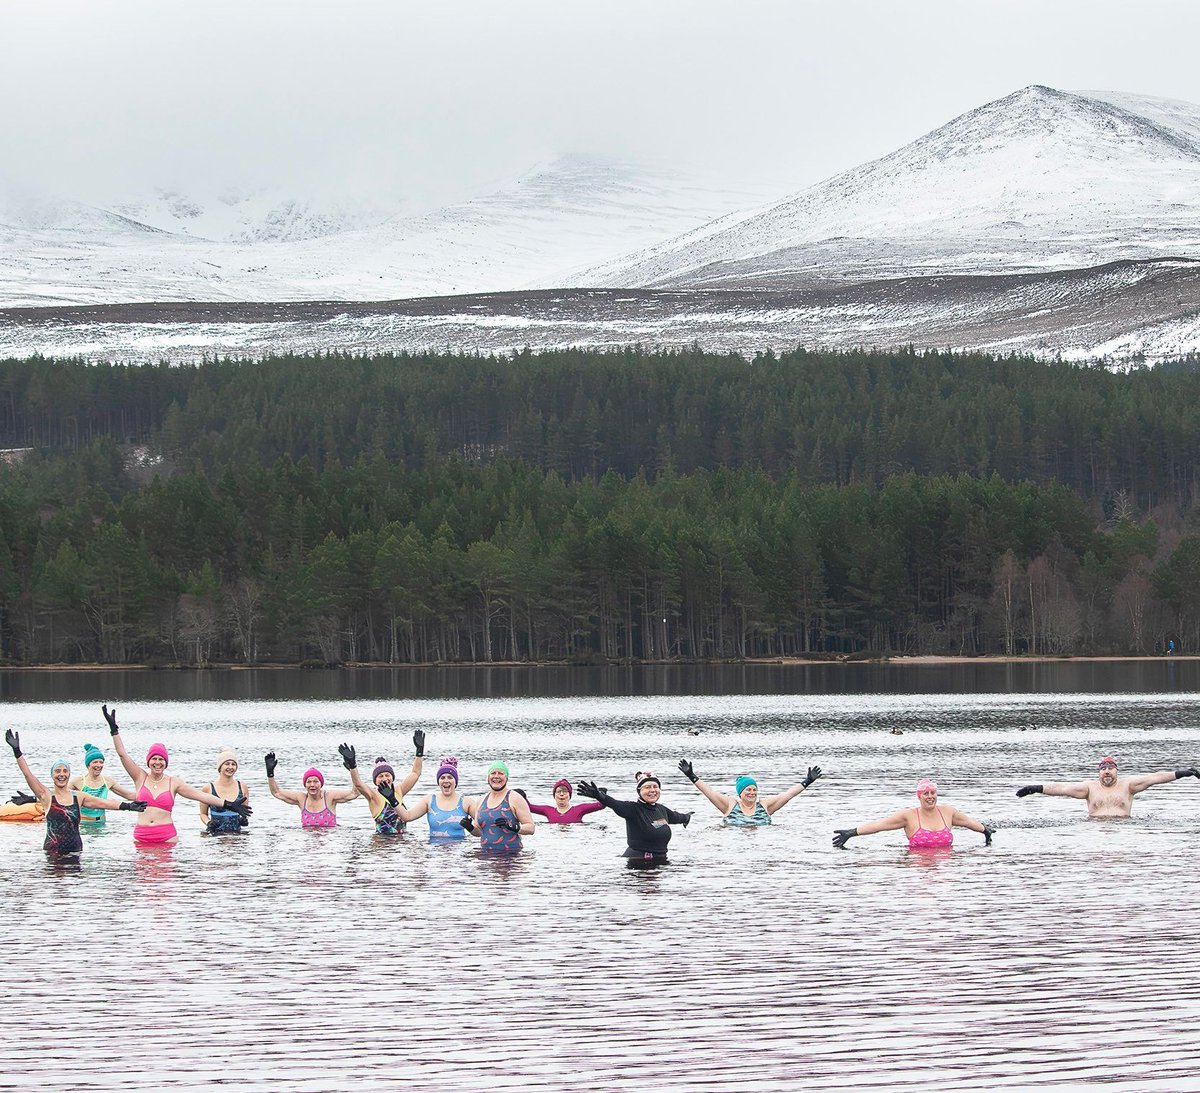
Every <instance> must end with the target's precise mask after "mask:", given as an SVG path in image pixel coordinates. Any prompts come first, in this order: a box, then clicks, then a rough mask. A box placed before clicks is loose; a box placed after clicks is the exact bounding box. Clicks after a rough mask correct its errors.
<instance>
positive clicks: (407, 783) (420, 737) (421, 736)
mask: <svg viewBox="0 0 1200 1093" xmlns="http://www.w3.org/2000/svg"><path fill="white" fill-rule="evenodd" d="M413 747H414V748H415V749H416V752H417V754H416V755H415V756H414V757H413V765H412V770H410V771H409V772H408V773H407V774H406V775H405V776H404V778H403V779H402V780H401V782H400V785H399V787H398V788H399V791H400V796H401V797H403V796H404V795H405V794H406V793H407V792H408V791H409V790H410V789H412V787H413V786H415V785H416V784H417V781H418V780H419V779H420V777H421V768H422V767H423V766H424V765H425V762H424V760H425V733H424V732H423V731H422V730H421V729H417V731H416V732H414V733H413Z"/></svg>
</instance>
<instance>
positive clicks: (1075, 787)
mask: <svg viewBox="0 0 1200 1093" xmlns="http://www.w3.org/2000/svg"><path fill="white" fill-rule="evenodd" d="M1180 778H1200V770H1197V769H1196V768H1195V767H1182V768H1181V769H1179V770H1176V771H1170V770H1159V771H1155V772H1154V773H1153V774H1131V775H1130V776H1129V777H1127V778H1122V777H1121V776H1120V775H1119V774H1117V761H1116V760H1115V759H1114V758H1113V757H1112V756H1111V755H1106V756H1105V757H1104V758H1103V759H1101V760H1100V762H1099V763H1098V764H1097V771H1096V777H1095V778H1089V779H1088V780H1087V781H1086V782H1043V783H1041V784H1039V785H1032V786H1022V787H1021V788H1020V789H1019V790H1017V796H1018V797H1028V796H1029V795H1030V794H1033V793H1044V794H1045V795H1046V796H1047V797H1075V798H1078V799H1079V800H1082V801H1087V808H1088V816H1090V817H1094V818H1095V819H1101V820H1109V819H1125V818H1126V817H1128V816H1129V815H1130V814H1131V813H1132V811H1133V798H1134V795H1135V794H1138V793H1141V792H1142V790H1144V789H1149V788H1150V787H1151V786H1160V785H1162V784H1163V783H1164V782H1175V781H1178V780H1179V779H1180Z"/></svg>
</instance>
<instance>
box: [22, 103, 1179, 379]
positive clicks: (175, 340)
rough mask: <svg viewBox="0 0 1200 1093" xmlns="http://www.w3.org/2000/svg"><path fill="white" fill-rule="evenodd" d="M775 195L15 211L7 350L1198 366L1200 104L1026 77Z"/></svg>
mask: <svg viewBox="0 0 1200 1093" xmlns="http://www.w3.org/2000/svg"><path fill="white" fill-rule="evenodd" d="M771 196H772V195H771V194H769V193H763V192H755V191H754V189H753V188H749V189H747V188H727V187H722V186H717V185H713V184H711V183H706V182H703V181H696V180H691V179H685V178H683V177H682V176H680V175H677V174H674V173H671V172H665V171H661V170H651V169H648V168H645V167H639V166H635V165H630V164H620V163H612V162H608V161H605V160H600V159H596V158H592V157H570V158H564V159H559V160H556V161H554V162H552V163H550V164H549V165H547V166H545V167H543V168H541V169H538V170H535V171H532V172H529V173H528V174H526V175H525V176H523V177H522V178H520V179H517V180H515V181H513V182H511V183H509V184H505V185H500V186H498V187H495V188H494V189H492V190H491V191H489V192H487V193H483V194H480V195H479V196H476V197H474V198H469V199H464V200H459V201H456V202H454V203H450V204H446V205H444V206H442V207H438V208H432V209H418V208H416V207H415V206H414V205H412V204H405V203H403V202H401V203H399V204H397V205H393V206H387V205H386V203H385V204H384V205H376V206H375V207H371V206H369V205H367V204H364V203H350V202H347V203H343V204H341V205H338V204H337V203H336V202H334V203H329V202H326V203H319V202H312V201H304V200H301V199H299V198H296V199H285V198H281V196H280V195H279V194H272V193H268V192H266V191H259V192H256V193H254V194H247V195H245V196H240V195H226V197H227V198H228V200H225V199H223V198H221V197H220V195H217V197H216V198H215V199H213V198H207V199H203V200H202V199H199V198H197V197H196V196H195V195H192V196H185V195H182V194H180V193H178V192H161V193H157V194H154V195H151V196H150V197H144V196H143V197H142V198H139V199H135V198H133V197H130V198H129V199H128V200H125V201H122V202H119V203H116V204H97V203H90V204H89V203H87V202H80V201H74V202H71V201H67V200H60V201H57V202H50V201H46V200H44V199H23V200H11V199H10V200H9V201H8V202H7V203H4V202H3V201H0V308H7V310H0V355H13V356H23V355H27V354H31V353H43V354H47V355H63V354H72V355H83V356H88V357H93V356H94V357H104V358H108V359H123V360H156V359H159V358H162V357H167V358H170V359H176V360H188V359H195V358H198V357H201V356H204V355H213V354H219V355H225V354H229V355H237V354H252V355H258V354H263V353H269V352H275V351H280V350H298V351H316V350H321V349H339V350H348V351H364V352H385V351H388V350H400V349H415V350H420V349H424V348H427V347H429V346H439V347H451V348H455V349H466V350H472V349H478V350H483V351H491V350H508V349H514V348H520V347H522V346H525V345H528V346H533V347H554V346H564V345H593V346H611V345H620V344H628V343H631V342H640V343H643V344H647V345H654V344H659V345H686V344H690V343H691V342H693V341H697V342H700V343H701V344H703V345H705V346H707V347H709V348H713V349H722V348H724V349H732V350H739V351H743V352H749V353H753V352H754V351H756V350H759V349H765V348H768V347H770V348H774V349H786V348H789V347H792V346H795V345H797V344H804V345H809V346H825V347H850V346H863V345H865V346H881V347H886V346H892V345H916V346H919V347H920V346H939V347H945V346H950V347H955V348H962V349H969V348H971V349H973V348H980V349H989V350H995V351H1008V350H1014V351H1020V352H1032V353H1038V354H1043V355H1055V354H1061V355H1062V356H1063V357H1069V358H1073V359H1091V358H1106V359H1110V360H1113V361H1121V360H1141V359H1146V360H1156V359H1162V358H1166V357H1170V356H1175V355H1179V354H1183V353H1188V352H1196V351H1200V106H1196V105H1194V104H1191V103H1184V102H1176V101H1168V100H1162V99H1153V98H1148V97H1145V96H1138V95H1133V94H1125V93H1116V92H1086V93H1066V92H1061V91H1055V90H1053V89H1051V88H1047V87H1041V86H1033V87H1027V88H1024V89H1023V90H1021V91H1018V92H1016V93H1015V94H1012V95H1009V96H1007V97H1006V98H1003V99H999V100H997V101H995V102H991V103H987V104H985V105H984V106H981V107H979V108H978V109H977V110H973V111H971V112H969V113H967V114H964V115H962V116H961V117H958V118H955V119H954V120H952V121H950V122H949V123H947V124H946V125H944V126H942V127H941V128H939V129H937V130H935V131H933V132H931V133H929V134H927V135H926V136H924V137H921V138H920V139H918V140H915V141H913V142H912V143H911V144H908V145H905V146H904V147H902V148H900V149H898V150H897V151H895V152H892V153H891V154H890V155H887V156H884V157H883V158H881V159H877V160H874V161H872V162H870V163H866V164H863V165H862V166H860V167H857V168H855V169H853V170H850V171H847V172H845V173H843V174H841V175H838V176H836V177H834V178H831V179H829V180H827V181H825V182H823V183H820V184H819V185H817V186H813V187H811V188H809V189H806V190H804V191H802V192H800V193H798V194H794V195H792V196H791V197H788V198H786V199H784V200H782V201H779V200H774V201H770V202H768V203H766V204H764V201H767V199H769V198H771ZM289 202H290V203H289ZM581 271H584V272H581ZM556 286H563V287H556ZM572 286H573V287H572ZM538 290H540V291H538ZM137 301H160V303H158V304H153V305H147V306H129V305H131V304H133V303H135V302H137ZM197 301H201V302H204V303H196V302H197ZM255 301H257V303H255ZM289 301H290V302H289ZM321 301H327V302H325V303H322V302H321ZM39 303H40V304H43V305H70V304H79V305H99V306H89V307H84V308H72V307H69V306H68V307H63V306H54V307H51V308H48V309H46V310H42V309H39V308H36V307H31V306H30V305H34V304H39Z"/></svg>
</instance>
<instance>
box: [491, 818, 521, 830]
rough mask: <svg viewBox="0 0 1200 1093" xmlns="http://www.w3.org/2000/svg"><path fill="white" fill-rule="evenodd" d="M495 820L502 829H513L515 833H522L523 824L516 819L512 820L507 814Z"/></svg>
mask: <svg viewBox="0 0 1200 1093" xmlns="http://www.w3.org/2000/svg"><path fill="white" fill-rule="evenodd" d="M493 822H494V823H495V825H496V826H497V827H498V828H500V829H501V830H502V831H511V832H512V833H513V834H514V835H520V834H521V825H520V824H519V823H517V821H516V820H510V819H509V818H508V817H507V816H501V817H500V818H499V819H498V820H495V821H493Z"/></svg>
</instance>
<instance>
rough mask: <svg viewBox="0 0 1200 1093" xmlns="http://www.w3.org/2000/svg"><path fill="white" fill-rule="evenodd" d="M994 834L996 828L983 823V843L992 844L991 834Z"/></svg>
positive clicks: (985, 844)
mask: <svg viewBox="0 0 1200 1093" xmlns="http://www.w3.org/2000/svg"><path fill="white" fill-rule="evenodd" d="M995 834H996V829H995V828H994V827H992V825H991V824H984V825H983V845H984V846H991V845H992V836H993V835H995Z"/></svg>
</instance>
